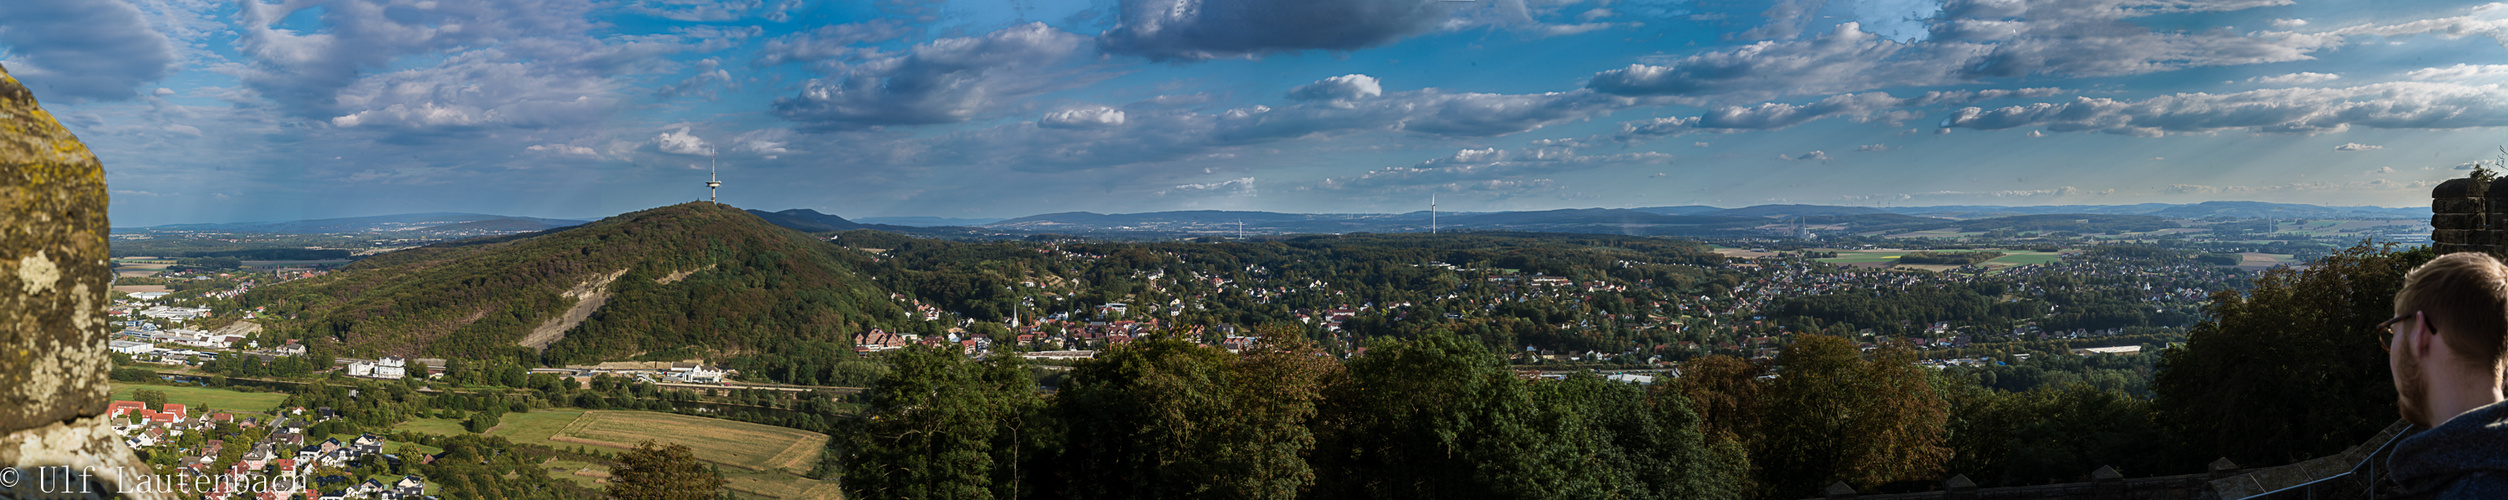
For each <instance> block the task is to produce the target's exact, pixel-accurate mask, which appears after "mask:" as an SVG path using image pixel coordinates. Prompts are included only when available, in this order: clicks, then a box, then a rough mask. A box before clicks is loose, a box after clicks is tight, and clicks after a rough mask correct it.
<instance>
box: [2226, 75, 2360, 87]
mask: <svg viewBox="0 0 2508 500" xmlns="http://www.w3.org/2000/svg"><path fill="white" fill-rule="evenodd" d="M2341 78H2342V75H2337V74H2332V73H2308V72H2300V73H2291V74H2287V75H2272V76H2258V77H2252V78H2248V79H2247V83H2251V84H2257V85H2307V84H2311V83H2323V82H2330V81H2334V80H2337V79H2341Z"/></svg>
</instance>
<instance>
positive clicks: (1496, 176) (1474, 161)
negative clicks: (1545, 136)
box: [1320, 148, 1672, 190]
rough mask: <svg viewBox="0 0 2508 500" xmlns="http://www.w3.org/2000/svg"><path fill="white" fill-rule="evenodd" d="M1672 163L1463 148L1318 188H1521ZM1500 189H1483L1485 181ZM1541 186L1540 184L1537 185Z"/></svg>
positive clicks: (1657, 157)
mask: <svg viewBox="0 0 2508 500" xmlns="http://www.w3.org/2000/svg"><path fill="white" fill-rule="evenodd" d="M1670 161H1672V155H1668V154H1663V153H1657V152H1652V151H1646V152H1638V153H1622V154H1611V155H1588V154H1579V153H1577V152H1576V150H1575V149H1574V148H1527V149H1498V148H1483V149H1464V150H1460V151H1455V152H1454V154H1451V155H1446V156H1443V157H1438V158H1432V159H1429V160H1427V161H1422V162H1419V163H1418V164H1416V165H1412V166H1408V167H1391V168H1384V169H1379V170H1373V171H1369V172H1367V173H1364V174H1359V175H1358V176H1355V177H1345V178H1332V179H1325V180H1324V181H1323V183H1322V184H1321V186H1320V187H1322V188H1324V189H1359V190H1368V189H1397V190H1399V189H1417V188H1422V187H1447V188H1463V187H1466V186H1472V185H1482V186H1496V185H1504V186H1521V185H1522V184H1520V182H1522V181H1527V180H1534V179H1524V178H1525V177H1536V176H1544V175H1556V174H1560V173H1566V172H1573V171H1580V170H1588V169H1593V168H1599V167H1603V166H1609V165H1623V164H1661V163H1668V162H1670ZM1492 181H1496V182H1501V183H1503V184H1487V183H1488V182H1492ZM1542 181H1544V182H1546V180H1542Z"/></svg>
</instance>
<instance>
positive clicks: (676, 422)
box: [392, 411, 827, 472]
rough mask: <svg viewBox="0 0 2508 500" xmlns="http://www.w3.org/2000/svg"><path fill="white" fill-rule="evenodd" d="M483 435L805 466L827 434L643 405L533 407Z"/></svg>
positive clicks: (435, 426) (449, 431)
mask: <svg viewBox="0 0 2508 500" xmlns="http://www.w3.org/2000/svg"><path fill="white" fill-rule="evenodd" d="M392 429H393V430H396V431H413V432H424V433H429V434H440V435H458V434H464V433H466V432H467V431H464V430H462V423H461V421H460V420H447V419H440V418H421V419H412V420H410V421H408V422H403V423H401V424H400V425H397V426H393V427H392ZM488 435H491V436H503V437H505V438H506V439H508V440H512V441H514V442H516V443H533V444H540V445H546V446H558V447H565V446H575V445H589V446H595V447H603V448H611V449H613V450H624V449H628V448H633V447H635V446H636V443H640V442H644V441H646V440H652V441H658V442H662V443H678V444H684V445H688V447H689V448H690V449H692V450H694V451H696V453H697V458H701V459H705V460H707V461H711V462H716V463H721V464H723V465H729V466H733V467H738V468H743V469H748V470H754V471H768V472H772V471H776V470H783V471H789V472H800V471H807V470H809V469H810V467H811V466H812V465H813V464H816V463H817V461H818V454H819V452H820V451H821V449H822V448H823V447H825V445H826V444H827V435H825V434H819V433H815V432H809V431H803V430H798V429H791V428H785V427H776V426H771V425H763V424H752V423H748V422H739V421H732V420H723V419H718V418H706V417H695V416H688V415H679V414H673V413H660V412H649V411H590V412H586V411H534V412H529V413H507V414H505V416H504V417H503V418H501V419H500V422H499V424H498V425H497V426H496V428H493V429H488Z"/></svg>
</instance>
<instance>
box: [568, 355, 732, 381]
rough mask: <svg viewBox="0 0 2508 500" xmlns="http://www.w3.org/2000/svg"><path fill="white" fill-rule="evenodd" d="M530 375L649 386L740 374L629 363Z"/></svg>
mask: <svg viewBox="0 0 2508 500" xmlns="http://www.w3.org/2000/svg"><path fill="white" fill-rule="evenodd" d="M531 372H532V373H554V374H557V375H560V376H565V377H577V378H580V377H591V376H594V375H602V374H608V375H610V376H613V377H626V378H629V379H634V380H640V381H644V382H652V383H679V384H720V383H723V379H724V378H725V377H729V376H731V375H732V374H736V373H740V370H726V369H723V367H720V366H710V365H707V364H705V363H693V362H686V361H680V362H671V363H663V362H658V361H630V362H614V363H602V364H598V365H568V366H567V367H565V368H533V369H531Z"/></svg>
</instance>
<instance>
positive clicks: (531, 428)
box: [392, 411, 583, 444]
mask: <svg viewBox="0 0 2508 500" xmlns="http://www.w3.org/2000/svg"><path fill="white" fill-rule="evenodd" d="M582 416H583V412H581V411H534V412H530V413H507V414H505V416H504V417H499V418H498V419H497V425H496V428H493V429H488V435H490V436H504V437H505V439H507V440H510V441H513V442H516V443H539V444H549V443H547V441H548V440H549V437H550V436H555V435H557V431H558V430H559V429H564V428H566V424H568V423H571V422H574V421H575V419H576V418H577V417H582ZM392 430H395V431H414V432H424V433H428V434H441V435H446V436H451V435H459V434H468V433H470V431H468V430H463V429H462V421H460V420H446V419H441V418H418V419H410V421H408V422H402V423H401V424H400V425H395V426H392Z"/></svg>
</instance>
